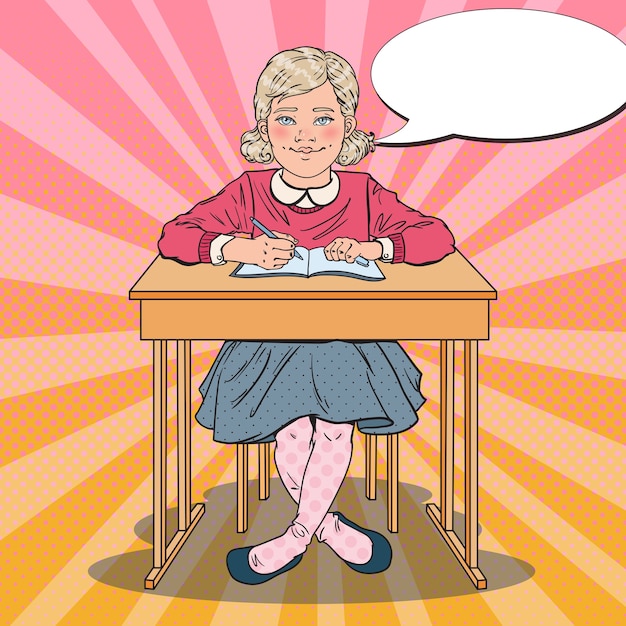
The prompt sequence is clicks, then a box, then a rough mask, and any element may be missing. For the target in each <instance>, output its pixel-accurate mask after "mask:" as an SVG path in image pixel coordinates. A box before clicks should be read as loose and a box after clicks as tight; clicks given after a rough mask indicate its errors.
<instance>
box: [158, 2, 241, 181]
mask: <svg viewBox="0 0 626 626" xmlns="http://www.w3.org/2000/svg"><path fill="white" fill-rule="evenodd" d="M156 4H157V8H158V10H159V12H160V14H161V16H162V18H163V20H164V21H165V23H166V24H167V28H168V30H169V32H170V33H171V35H172V37H173V38H174V41H175V44H176V46H177V47H178V49H179V50H180V52H181V54H182V56H183V58H184V59H185V62H186V64H187V65H188V66H189V69H190V71H191V73H192V75H193V78H194V80H195V81H196V82H197V83H198V86H199V87H200V90H201V91H202V94H203V95H204V97H205V98H206V100H207V102H208V104H209V107H210V108H211V112H212V115H213V116H214V117H215V119H216V120H217V123H218V124H219V125H220V126H221V127H222V129H223V132H224V134H225V136H226V139H227V141H228V143H229V145H230V150H231V151H232V153H233V154H234V155H235V158H236V160H237V162H238V163H239V167H238V169H237V172H241V171H242V170H243V169H249V168H250V165H249V164H248V163H247V162H246V160H245V159H244V158H243V156H242V155H241V153H240V151H239V146H240V138H241V135H242V134H243V133H244V132H245V131H247V130H248V129H249V128H250V126H249V120H248V116H249V115H250V114H251V109H252V96H250V98H249V99H246V101H245V103H244V102H243V101H242V97H241V95H240V94H239V92H238V91H237V86H236V85H235V83H234V81H233V76H232V75H231V73H230V68H229V65H228V59H227V57H226V54H225V51H224V49H223V47H222V43H221V40H220V31H218V29H217V26H216V24H215V22H214V19H213V17H212V15H211V12H210V10H209V6H208V4H207V2H206V0H186V2H185V10H184V11H181V10H180V6H179V5H178V3H175V2H171V1H169V0H168V1H165V0H156Z"/></svg>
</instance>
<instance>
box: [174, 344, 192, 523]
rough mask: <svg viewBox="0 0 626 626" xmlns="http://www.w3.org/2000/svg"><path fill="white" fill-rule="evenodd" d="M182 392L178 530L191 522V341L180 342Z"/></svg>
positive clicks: (177, 349) (178, 361) (179, 404)
mask: <svg viewBox="0 0 626 626" xmlns="http://www.w3.org/2000/svg"><path fill="white" fill-rule="evenodd" d="M176 364H177V374H178V379H177V392H178V530H185V529H186V528H187V526H189V522H190V520H191V341H188V340H184V341H177V342H176Z"/></svg>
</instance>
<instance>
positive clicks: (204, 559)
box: [89, 478, 535, 604]
mask: <svg viewBox="0 0 626 626" xmlns="http://www.w3.org/2000/svg"><path fill="white" fill-rule="evenodd" d="M257 488H258V482H257V481H250V496H249V526H248V532H246V533H241V534H240V533H237V532H236V507H235V502H236V486H235V484H228V485H220V486H218V487H216V488H214V489H211V490H210V491H207V492H206V493H205V494H204V495H205V499H206V501H205V507H206V510H205V513H204V515H203V517H202V518H201V519H200V521H199V523H198V526H197V527H196V528H195V529H194V531H193V532H192V534H191V536H190V538H189V539H188V541H187V542H186V544H185V545H184V547H183V548H182V550H181V552H180V553H179V555H178V556H177V557H176V559H175V560H174V562H173V563H172V565H171V566H170V568H169V569H168V570H167V572H166V574H165V575H164V577H163V578H162V580H161V581H160V582H159V584H158V585H157V588H156V589H155V590H152V591H146V590H145V589H144V578H145V576H146V575H147V574H148V572H149V571H150V569H151V568H152V548H151V547H149V548H147V549H146V550H139V551H136V552H130V553H125V554H120V555H115V556H111V557H110V558H107V559H104V560H102V561H99V562H97V563H94V564H93V565H92V566H91V567H90V568H89V573H90V575H91V576H92V577H93V578H94V579H95V580H97V581H99V582H101V583H103V584H106V585H111V586H113V587H119V588H121V589H127V590H131V591H136V592H138V593H148V594H155V595H162V596H171V597H179V598H192V599H197V600H217V601H223V602H256V603H282V604H288V603H296V604H315V603H319V604H333V603H343V604H348V603H351V602H355V603H362V602H364V601H365V602H393V601H407V600H419V599H428V598H444V597H451V596H459V595H468V594H474V593H488V592H489V591H493V590H496V589H501V588H504V587H511V586H513V585H518V584H520V583H522V582H524V581H525V580H528V579H529V578H531V577H532V576H533V574H534V572H535V570H534V568H533V567H532V566H531V565H530V564H529V563H527V562H525V561H521V560H519V559H516V558H513V557H509V556H505V555H502V554H497V553H494V552H487V551H484V550H481V551H480V552H479V557H478V558H479V561H478V562H479V567H480V568H481V571H482V572H483V573H484V575H485V576H486V578H487V584H488V589H487V590H486V591H481V592H479V591H477V590H476V588H475V587H474V586H473V584H472V583H471V581H470V580H469V579H468V578H467V576H466V575H465V572H464V571H463V569H462V568H461V566H460V564H459V563H458V562H457V561H456V559H455V558H454V556H453V555H452V552H451V551H450V549H449V548H448V546H447V545H446V543H445V542H444V541H443V539H442V538H441V536H440V535H439V533H438V532H437V530H436V529H435V527H434V525H433V523H432V521H431V520H430V519H429V518H428V516H427V514H426V510H425V509H426V507H425V502H426V501H429V500H430V499H431V493H430V492H429V491H427V490H425V489H423V488H421V487H419V486H416V485H409V484H405V483H401V484H400V488H399V512H400V513H399V515H400V519H399V531H400V532H399V533H397V534H395V533H389V532H388V531H387V507H386V483H385V482H384V481H378V496H377V499H376V500H367V499H366V498H365V496H364V490H365V486H364V480H363V479H359V478H354V479H353V478H347V479H346V480H345V481H344V483H343V485H342V487H341V490H340V492H339V496H338V497H337V500H336V502H335V505H334V506H333V507H332V508H331V510H339V511H341V512H342V513H343V514H344V515H345V516H346V517H348V518H349V519H352V520H354V521H355V522H356V523H358V524H360V525H362V526H365V527H368V528H372V529H374V530H377V531H379V532H382V533H383V534H384V535H385V536H386V537H387V539H388V540H389V542H390V543H391V546H392V548H393V554H394V556H393V561H392V563H391V566H390V567H389V569H388V570H387V571H386V572H384V573H383V574H377V575H364V574H359V573H357V572H355V571H353V570H351V569H350V568H349V567H348V566H347V565H345V564H344V563H343V562H342V561H341V559H339V557H337V556H336V555H335V553H334V552H333V551H332V550H331V549H330V548H329V547H328V546H326V545H323V544H320V543H318V542H317V540H316V539H314V540H313V543H312V544H311V545H310V546H309V549H308V550H307V552H306V554H305V555H304V558H303V559H302V562H301V563H300V564H299V565H298V566H297V567H296V568H294V569H293V570H291V571H290V572H289V573H288V574H286V575H282V576H278V577H277V578H275V579H273V580H271V581H269V582H267V583H265V584H263V585H254V586H249V585H241V584H239V583H237V582H235V581H233V580H232V579H231V578H230V575H229V574H228V570H227V569H226V563H225V559H226V554H227V552H228V551H229V550H231V549H233V548H237V547H240V546H244V545H255V544H257V543H261V542H263V541H266V540H267V539H270V538H272V537H275V536H277V535H280V534H281V533H282V532H284V530H285V528H286V527H287V526H288V525H289V523H290V522H291V520H292V519H293V517H294V515H295V510H296V506H295V504H294V503H293V501H292V500H291V499H290V498H289V496H288V494H287V493H286V491H285V489H284V488H283V486H282V483H281V482H280V480H279V479H273V480H272V481H271V497H270V499H269V500H265V501H261V502H260V501H259V500H258V497H257V495H258V491H257ZM177 514H178V513H177V510H176V509H175V508H174V509H169V510H168V512H167V528H168V531H169V532H168V534H169V535H170V536H171V535H173V534H174V530H175V528H176V526H177V520H178V517H177ZM454 526H455V530H456V531H457V533H458V534H459V536H460V537H461V539H463V528H464V517H463V515H460V514H455V519H454ZM135 532H136V534H137V536H138V537H139V538H140V539H142V540H144V541H145V542H146V544H150V545H151V544H152V516H148V517H146V518H143V519H142V520H140V521H139V522H138V523H137V524H136V526H135ZM168 541H169V537H168Z"/></svg>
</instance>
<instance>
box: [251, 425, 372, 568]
mask: <svg viewBox="0 0 626 626" xmlns="http://www.w3.org/2000/svg"><path fill="white" fill-rule="evenodd" d="M353 429H354V426H353V425H352V424H332V423H330V422H325V421H323V420H321V419H319V418H317V419H316V421H315V432H313V426H312V425H311V420H310V419H309V417H301V418H299V419H297V420H296V421H294V422H292V423H291V424H289V425H288V426H285V428H283V429H282V430H281V431H279V432H278V433H277V434H276V467H277V468H278V473H279V475H280V478H281V480H282V481H283V484H284V485H285V488H286V489H287V491H288V493H289V495H290V496H291V497H292V498H293V499H294V500H295V502H296V504H298V512H297V515H296V517H295V519H294V521H293V522H292V523H291V525H290V526H289V527H288V528H287V530H286V531H285V532H284V533H283V534H282V535H280V536H279V537H276V538H274V539H271V540H270V541H266V542H265V543H262V544H259V545H258V546H255V547H254V548H253V549H252V550H251V551H250V555H249V557H248V559H249V563H250V567H251V568H252V569H253V570H254V571H256V572H258V573H260V574H270V573H272V572H275V571H276V570H278V569H280V568H281V567H282V566H283V565H285V564H286V563H288V562H289V561H291V560H292V559H293V558H294V557H295V556H297V555H298V554H302V553H303V552H304V551H305V550H306V548H307V546H308V545H309V543H311V541H312V539H313V535H314V534H315V536H316V537H317V538H318V540H319V541H321V542H323V543H326V544H327V545H328V546H329V547H330V548H332V549H333V550H334V551H335V552H336V553H337V554H338V555H339V556H340V557H341V558H343V559H345V560H347V561H350V562H352V563H366V562H367V561H369V560H370V558H371V556H372V542H371V540H370V539H369V537H367V536H366V535H364V534H363V533H360V532H358V531H357V530H355V529H353V528H351V527H350V526H346V525H345V524H343V523H342V522H340V520H339V518H338V517H337V516H336V515H333V514H331V513H329V512H328V510H329V509H330V506H331V504H332V502H333V500H334V499H335V496H336V495H337V492H338V491H339V487H340V486H341V483H342V482H343V479H344V478H345V476H346V473H347V471H348V467H349V465H350V458H351V456H352V432H353Z"/></svg>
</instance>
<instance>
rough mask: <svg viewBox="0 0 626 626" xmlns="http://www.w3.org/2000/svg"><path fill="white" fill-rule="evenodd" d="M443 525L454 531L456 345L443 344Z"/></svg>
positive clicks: (441, 424)
mask: <svg viewBox="0 0 626 626" xmlns="http://www.w3.org/2000/svg"><path fill="white" fill-rule="evenodd" d="M440 369H441V373H440V381H441V383H440V385H441V406H440V413H441V415H440V427H441V436H440V442H441V443H440V445H441V457H440V472H441V473H440V480H441V490H440V500H439V502H440V503H441V525H442V526H443V528H444V529H445V530H446V531H448V530H452V529H453V516H454V341H442V342H441V357H440Z"/></svg>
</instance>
